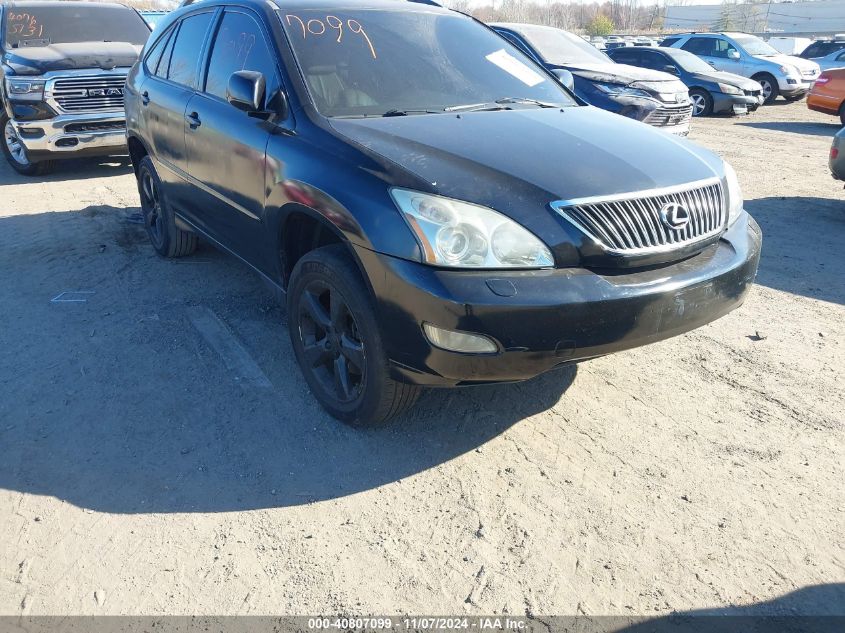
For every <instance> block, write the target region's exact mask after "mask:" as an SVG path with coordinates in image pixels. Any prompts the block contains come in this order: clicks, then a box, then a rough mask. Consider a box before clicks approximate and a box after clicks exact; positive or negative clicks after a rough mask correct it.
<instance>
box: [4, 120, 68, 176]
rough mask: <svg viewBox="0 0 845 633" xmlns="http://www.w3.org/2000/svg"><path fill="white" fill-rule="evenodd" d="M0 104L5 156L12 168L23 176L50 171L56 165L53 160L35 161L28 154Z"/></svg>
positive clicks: (38, 174) (37, 174)
mask: <svg viewBox="0 0 845 633" xmlns="http://www.w3.org/2000/svg"><path fill="white" fill-rule="evenodd" d="M2 107H3V106H2V105H0V130H2V131H3V143H2V145H3V156H5V157H6V160H7V161H8V163H9V165H11V167H12V169H14V170H15V171H16V172H18V173H19V174H21V175H23V176H43V175H44V174H47V173H49V172H50V171H51V170H52V169H53V166H54V165H55V163H54V161H52V160H42V161H38V162H33V161H31V160H30V159H29V156H27V154H26V147H24V144H23V142H22V141H21V139H20V137H19V136H18V131H17V130H16V129H15V126H14V125H13V124H12V121H11V120H10V119H9V116H8V115H7V114H6V113H5V112H4V111H2Z"/></svg>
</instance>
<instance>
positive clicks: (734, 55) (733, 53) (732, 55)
mask: <svg viewBox="0 0 845 633" xmlns="http://www.w3.org/2000/svg"><path fill="white" fill-rule="evenodd" d="M728 59H732V60H733V61H737V60H738V59H739V51H738V50H736V49H733V48H729V49H728Z"/></svg>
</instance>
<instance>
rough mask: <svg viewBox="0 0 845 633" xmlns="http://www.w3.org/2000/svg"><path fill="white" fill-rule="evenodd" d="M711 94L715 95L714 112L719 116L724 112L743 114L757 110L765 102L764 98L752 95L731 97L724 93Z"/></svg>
mask: <svg viewBox="0 0 845 633" xmlns="http://www.w3.org/2000/svg"><path fill="white" fill-rule="evenodd" d="M710 94H712V95H713V112H714V113H717V114H721V113H724V112H731V113H733V114H743V113H745V112H750V111H752V110H755V109H756V108H757V107H759V106H760V105H761V103H762V101H763V99H762V97H754V96H752V95H729V94H725V93H724V92H712V93H710Z"/></svg>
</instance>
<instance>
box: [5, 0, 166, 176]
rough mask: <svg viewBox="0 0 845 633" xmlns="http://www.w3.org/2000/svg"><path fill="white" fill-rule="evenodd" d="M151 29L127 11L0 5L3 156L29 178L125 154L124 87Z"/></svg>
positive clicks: (82, 5) (38, 1) (97, 5)
mask: <svg viewBox="0 0 845 633" xmlns="http://www.w3.org/2000/svg"><path fill="white" fill-rule="evenodd" d="M149 35H150V28H149V26H147V23H146V22H145V21H144V20H143V18H141V16H140V15H138V13H137V12H136V11H135V10H134V9H130V8H129V7H125V6H122V5H119V4H111V3H106V2H71V1H63V2H51V1H47V0H34V1H28V2H10V3H8V4H4V5H0V52H2V59H0V82H2V83H0V105H1V106H2V108H0V130H2V131H3V139H2V141H3V142H2V149H3V154H4V156H5V157H6V160H7V161H8V162H9V164H10V165H11V166H12V167H13V168H14V169H15V170H16V171H18V172H19V173H21V174H25V175H29V176H34V175H38V174H43V173H45V172H46V171H48V170H49V169H50V167H51V166H52V164H53V161H54V160H55V159H58V158H76V157H79V156H101V155H109V154H118V153H122V154H125V153H126V125H125V119H124V112H123V86H124V84H125V82H126V75H127V73H128V72H129V68H130V67H131V66H132V65H133V64H134V63H135V62H136V61H137V59H138V54H139V53H140V52H141V48H142V47H143V46H144V43H145V42H146V41H147V38H148V37H149Z"/></svg>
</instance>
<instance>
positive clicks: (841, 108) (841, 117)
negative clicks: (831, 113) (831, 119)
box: [839, 101, 845, 127]
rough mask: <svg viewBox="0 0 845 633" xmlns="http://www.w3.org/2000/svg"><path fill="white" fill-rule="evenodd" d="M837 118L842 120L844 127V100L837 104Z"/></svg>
mask: <svg viewBox="0 0 845 633" xmlns="http://www.w3.org/2000/svg"><path fill="white" fill-rule="evenodd" d="M839 120H840V121H842V125H843V127H845V101H843V102H842V105H841V106H839Z"/></svg>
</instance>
